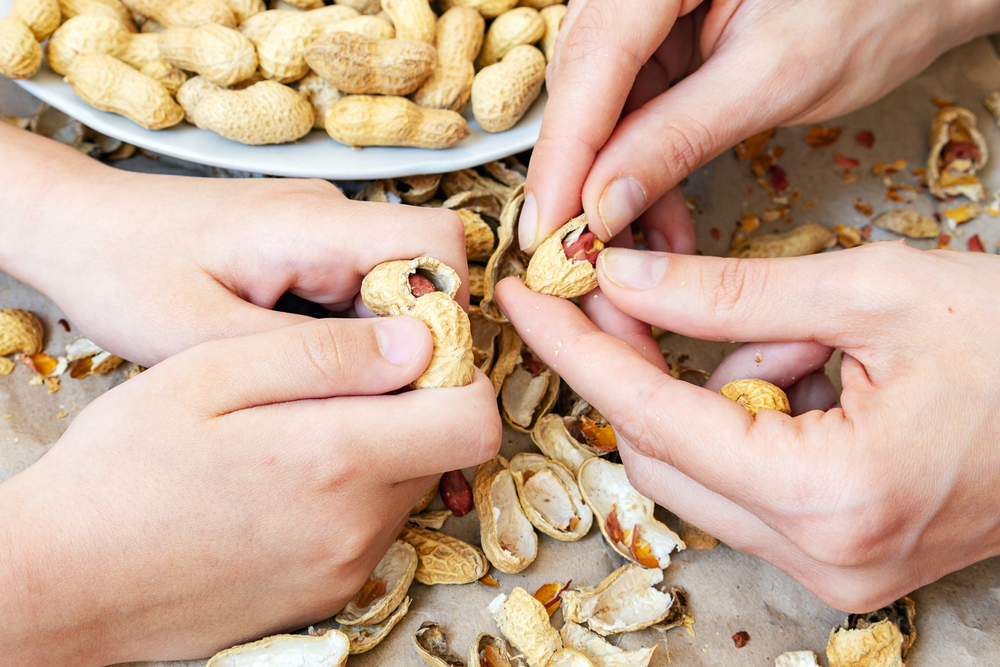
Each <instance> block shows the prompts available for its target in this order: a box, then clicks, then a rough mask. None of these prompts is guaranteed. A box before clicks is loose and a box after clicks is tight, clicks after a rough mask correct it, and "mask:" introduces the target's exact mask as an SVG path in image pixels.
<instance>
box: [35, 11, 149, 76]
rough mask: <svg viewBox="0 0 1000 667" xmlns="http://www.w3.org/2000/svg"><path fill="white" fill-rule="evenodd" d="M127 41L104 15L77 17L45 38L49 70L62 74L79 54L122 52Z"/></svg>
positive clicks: (118, 26)
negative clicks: (49, 37) (46, 39)
mask: <svg viewBox="0 0 1000 667" xmlns="http://www.w3.org/2000/svg"><path fill="white" fill-rule="evenodd" d="M129 39H130V37H129V33H128V32H127V31H126V30H125V29H124V28H122V26H121V22H120V21H118V20H117V19H114V18H112V17H111V16H108V15H106V14H80V15H79V16H75V17H73V18H71V19H70V20H68V21H66V22H65V23H63V24H62V25H61V26H60V27H59V29H58V30H56V31H55V32H54V33H53V34H52V37H51V39H49V45H48V49H47V52H46V55H47V56H48V59H49V67H51V68H52V71H54V72H55V73H57V74H66V73H67V72H69V70H70V68H71V67H72V66H73V61H74V60H76V58H78V57H79V56H81V55H84V54H88V53H102V54H107V55H111V56H117V55H118V54H120V53H124V52H125V50H126V49H127V48H128V43H129Z"/></svg>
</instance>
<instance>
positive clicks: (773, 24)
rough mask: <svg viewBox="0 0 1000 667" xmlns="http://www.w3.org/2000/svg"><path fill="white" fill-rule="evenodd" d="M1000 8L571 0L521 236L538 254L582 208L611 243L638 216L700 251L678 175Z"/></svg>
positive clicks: (844, 94) (885, 75)
mask: <svg viewBox="0 0 1000 667" xmlns="http://www.w3.org/2000/svg"><path fill="white" fill-rule="evenodd" d="M998 6H1000V2H998V1H997V0H952V1H951V2H938V1H937V0H904V1H897V2H867V1H865V0H800V1H797V2H778V1H776V0H722V1H719V0H716V1H715V2H712V3H711V4H710V5H709V4H708V3H701V1H700V0H666V1H664V0H641V1H640V2H627V3H623V2H618V1H616V0H572V1H571V2H570V4H569V11H568V12H567V14H566V18H565V20H564V21H563V27H562V29H561V30H560V33H559V37H558V41H557V47H556V55H555V57H554V58H553V60H552V62H551V63H549V68H548V72H547V79H546V81H547V88H548V93H549V101H548V103H547V105H546V108H545V115H544V118H543V120H542V129H541V136H540V137H539V140H538V144H537V145H536V147H535V150H534V153H533V154H532V158H531V165H530V168H529V170H528V180H527V183H526V185H525V191H526V192H527V196H526V198H525V202H524V209H523V211H522V213H521V220H520V224H519V234H520V242H521V247H522V248H524V249H526V250H530V251H531V252H533V251H534V249H535V248H537V247H538V245H539V244H540V243H541V242H542V241H543V240H544V239H545V238H546V237H547V236H548V235H549V234H551V233H552V232H553V231H555V230H556V229H558V228H559V227H560V226H561V225H562V224H563V223H565V222H566V221H567V220H569V219H570V218H572V217H573V216H575V215H577V214H578V213H579V211H580V209H581V207H582V208H583V210H584V211H586V213H587V217H588V219H589V220H590V221H591V226H590V229H591V231H593V232H594V233H596V234H597V235H598V236H600V237H601V239H602V240H603V241H607V240H608V239H609V238H610V237H611V236H613V235H615V234H617V233H618V232H619V231H621V230H622V229H624V228H625V227H626V226H628V225H629V223H631V222H632V221H633V220H635V219H636V218H640V214H641V218H640V225H641V227H642V229H643V231H644V233H645V236H646V240H647V242H648V243H649V246H650V248H651V249H652V250H656V251H664V252H669V251H673V252H681V253H692V252H693V251H694V233H693V231H692V229H691V218H690V215H689V213H688V211H687V208H686V206H685V203H684V199H683V196H682V195H681V193H680V191H679V189H677V187H676V186H677V184H678V183H680V181H681V180H682V179H683V178H684V177H685V176H687V175H688V174H690V173H691V172H692V171H694V170H695V169H696V168H697V167H699V166H700V165H702V164H705V163H706V162H707V161H708V160H710V159H711V158H713V157H715V156H716V155H718V154H719V153H721V152H722V151H724V150H725V149H727V148H729V147H730V146H733V145H734V144H736V143H737V142H739V141H742V140H743V139H745V138H747V137H749V136H751V135H753V134H756V133H757V132H760V131H763V130H766V129H768V128H771V127H774V126H776V125H799V124H806V123H818V122H820V121H823V120H827V119H829V118H834V117H837V116H841V115H843V114H845V113H848V112H849V111H852V110H854V109H858V108H860V107H862V106H864V105H866V104H868V103H869V102H872V101H874V100H876V99H878V98H879V97H881V96H882V95H885V94H886V93H887V92H889V91H890V90H892V89H893V88H895V87H896V86H898V85H899V84H901V83H903V82H904V81H906V80H907V79H909V78H910V77H912V76H914V75H916V74H917V73H919V72H920V71H921V70H923V69H924V68H925V67H926V66H927V65H929V64H930V63H931V62H932V61H933V60H934V59H935V58H936V57H937V56H938V55H940V54H941V53H943V52H944V51H946V50H947V49H949V48H951V47H953V46H955V45H957V44H961V43H962V42H964V41H967V40H969V39H971V38H973V37H975V36H976V35H979V34H987V33H988V32H990V31H992V29H993V28H995V27H997V25H998V17H1000V12H998ZM678 17H680V18H678ZM681 77H686V78H683V79H682V80H680V81H679V82H676V80H677V79H680V78H681ZM672 82H674V83H676V85H673V86H672V87H671V83H672Z"/></svg>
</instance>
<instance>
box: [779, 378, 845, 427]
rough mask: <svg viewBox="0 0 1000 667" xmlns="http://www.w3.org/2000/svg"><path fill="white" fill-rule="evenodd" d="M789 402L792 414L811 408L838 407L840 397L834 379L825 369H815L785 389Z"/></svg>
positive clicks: (827, 408)
mask: <svg viewBox="0 0 1000 667" xmlns="http://www.w3.org/2000/svg"><path fill="white" fill-rule="evenodd" d="M785 393H786V394H788V403H789V405H790V406H791V408H792V416H793V417H797V416H799V415H802V414H805V413H807V412H810V411H811V410H822V411H823V412H826V411H827V410H829V409H831V408H833V407H836V405H837V402H838V401H839V400H840V397H839V396H838V395H837V388H836V387H834V386H833V380H831V379H830V376H829V375H827V374H826V372H825V371H824V370H823V369H819V370H817V371H813V372H812V373H810V374H809V375H807V376H805V377H804V378H802V379H801V380H799V381H798V382H796V383H795V384H793V385H792V386H791V387H789V388H788V389H786V390H785Z"/></svg>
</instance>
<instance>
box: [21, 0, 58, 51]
mask: <svg viewBox="0 0 1000 667" xmlns="http://www.w3.org/2000/svg"><path fill="white" fill-rule="evenodd" d="M10 13H11V15H12V16H16V17H17V18H19V19H21V20H22V21H24V24H25V25H26V26H28V29H30V30H31V32H32V34H33V35H34V36H35V39H36V40H38V41H39V42H41V41H43V40H46V39H48V38H49V35H51V34H52V33H54V32H55V31H56V28H58V27H59V24H60V23H61V22H62V10H60V9H59V0H14V6H13V7H11V10H10Z"/></svg>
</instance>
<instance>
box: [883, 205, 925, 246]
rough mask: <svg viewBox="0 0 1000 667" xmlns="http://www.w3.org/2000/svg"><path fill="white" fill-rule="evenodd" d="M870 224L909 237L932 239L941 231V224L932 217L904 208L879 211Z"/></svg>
mask: <svg viewBox="0 0 1000 667" xmlns="http://www.w3.org/2000/svg"><path fill="white" fill-rule="evenodd" d="M872 224H873V225H875V226H876V227H881V228H882V229H888V230H889V231H890V232H895V233H896V234H902V235H903V236H908V237H910V238H911V239H933V238H937V236H938V234H940V233H941V226H940V225H939V224H938V223H936V222H935V221H934V219H933V218H929V217H927V216H926V215H920V214H919V213H917V212H916V211H910V210H908V209H905V208H897V209H894V210H892V211H886V212H885V213H880V214H879V215H877V216H876V217H875V219H874V220H872Z"/></svg>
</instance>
